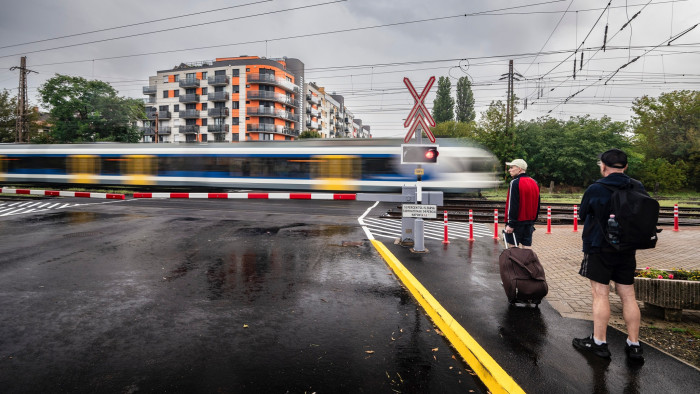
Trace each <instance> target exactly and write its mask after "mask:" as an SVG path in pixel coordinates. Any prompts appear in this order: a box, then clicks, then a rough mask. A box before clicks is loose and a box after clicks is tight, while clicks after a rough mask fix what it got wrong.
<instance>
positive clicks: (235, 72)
mask: <svg viewBox="0 0 700 394" xmlns="http://www.w3.org/2000/svg"><path fill="white" fill-rule="evenodd" d="M231 76H232V77H240V76H241V70H239V69H237V68H234V69H233V70H231Z"/></svg>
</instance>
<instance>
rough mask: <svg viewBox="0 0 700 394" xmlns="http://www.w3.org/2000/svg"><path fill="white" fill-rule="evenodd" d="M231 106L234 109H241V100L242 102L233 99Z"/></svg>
mask: <svg viewBox="0 0 700 394" xmlns="http://www.w3.org/2000/svg"><path fill="white" fill-rule="evenodd" d="M231 108H232V109H240V108H241V102H240V101H232V102H231Z"/></svg>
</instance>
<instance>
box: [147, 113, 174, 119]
mask: <svg viewBox="0 0 700 394" xmlns="http://www.w3.org/2000/svg"><path fill="white" fill-rule="evenodd" d="M156 114H158V119H159V120H163V119H170V118H171V114H170V111H148V112H146V119H149V120H154V119H155V118H156Z"/></svg>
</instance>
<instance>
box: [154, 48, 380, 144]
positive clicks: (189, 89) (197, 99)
mask: <svg viewBox="0 0 700 394" xmlns="http://www.w3.org/2000/svg"><path fill="white" fill-rule="evenodd" d="M143 93H144V95H146V96H148V97H147V98H146V99H144V102H145V105H146V119H145V120H144V121H143V122H142V130H143V133H144V136H143V142H154V141H155V136H156V121H157V125H158V127H157V132H158V140H159V142H240V141H273V140H274V141H279V140H295V139H298V138H299V134H300V133H301V132H302V131H304V130H314V131H318V132H319V133H320V134H321V135H322V136H323V137H324V138H338V137H349V138H352V137H353V133H352V130H351V128H352V122H353V117H352V113H351V112H350V111H349V110H347V108H345V106H344V100H343V97H342V96H340V95H328V94H326V93H325V90H324V89H323V88H319V87H317V86H316V85H315V84H313V83H312V84H309V83H305V81H304V63H302V62H301V61H300V60H298V59H292V58H282V59H266V58H260V57H257V56H242V57H235V58H218V59H216V60H213V61H205V62H197V63H182V64H180V65H179V66H175V67H173V68H172V69H170V70H162V71H158V72H157V74H156V75H155V76H151V77H149V84H148V86H144V87H143ZM362 135H367V136H368V134H362ZM356 136H357V137H356V138H361V137H360V134H356ZM365 138H366V137H365Z"/></svg>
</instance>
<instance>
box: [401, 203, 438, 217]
mask: <svg viewBox="0 0 700 394" xmlns="http://www.w3.org/2000/svg"><path fill="white" fill-rule="evenodd" d="M401 216H402V217H405V218H426V219H435V218H437V205H421V204H402V205H401Z"/></svg>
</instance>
